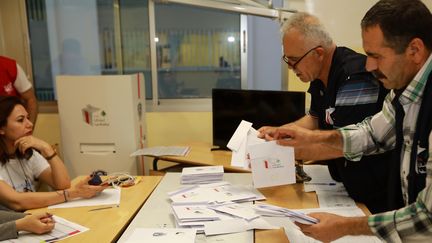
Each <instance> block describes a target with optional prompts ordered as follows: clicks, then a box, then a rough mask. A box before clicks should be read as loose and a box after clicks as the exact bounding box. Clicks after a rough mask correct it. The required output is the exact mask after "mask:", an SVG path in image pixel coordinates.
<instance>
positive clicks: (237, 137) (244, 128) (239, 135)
mask: <svg viewBox="0 0 432 243" xmlns="http://www.w3.org/2000/svg"><path fill="white" fill-rule="evenodd" d="M251 127H252V123H250V122H247V121H244V120H242V121H241V122H240V125H239V126H238V127H237V129H236V130H235V132H234V134H233V136H232V137H231V139H230V140H229V141H228V144H227V147H228V148H229V149H231V150H232V151H235V152H237V151H239V149H240V146H241V144H242V143H243V141H244V140H245V138H246V136H247V134H248V132H249V129H250V128H251Z"/></svg>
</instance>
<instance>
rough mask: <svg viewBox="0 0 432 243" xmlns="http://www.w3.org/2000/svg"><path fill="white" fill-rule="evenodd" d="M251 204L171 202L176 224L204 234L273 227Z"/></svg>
mask: <svg viewBox="0 0 432 243" xmlns="http://www.w3.org/2000/svg"><path fill="white" fill-rule="evenodd" d="M251 206H252V204H237V203H232V202H229V203H221V204H219V203H209V204H207V203H172V205H171V207H172V211H173V215H174V218H175V220H176V225H177V226H178V227H182V228H193V229H196V230H197V231H198V232H200V233H201V232H205V234H206V235H217V234H228V233H235V232H242V231H246V230H250V229H274V228H276V227H274V226H272V225H270V224H269V223H268V222H267V221H265V220H264V219H262V218H260V216H259V215H258V214H256V213H255V210H254V209H253V208H252V207H251Z"/></svg>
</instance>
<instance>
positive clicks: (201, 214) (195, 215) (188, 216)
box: [171, 203, 220, 223]
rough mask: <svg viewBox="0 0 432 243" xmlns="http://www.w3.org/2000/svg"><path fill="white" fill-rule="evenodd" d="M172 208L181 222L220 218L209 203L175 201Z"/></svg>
mask: <svg viewBox="0 0 432 243" xmlns="http://www.w3.org/2000/svg"><path fill="white" fill-rule="evenodd" d="M171 208H172V211H173V213H174V215H175V216H176V219H178V221H179V222H181V223H185V222H196V221H213V220H219V219H220V218H219V216H218V215H217V213H216V212H215V211H214V210H213V209H211V208H209V207H208V204H207V203H173V204H171Z"/></svg>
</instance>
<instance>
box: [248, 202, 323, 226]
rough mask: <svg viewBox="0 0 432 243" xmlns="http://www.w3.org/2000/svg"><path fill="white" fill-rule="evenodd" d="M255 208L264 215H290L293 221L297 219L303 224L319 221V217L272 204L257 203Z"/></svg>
mask: <svg viewBox="0 0 432 243" xmlns="http://www.w3.org/2000/svg"><path fill="white" fill-rule="evenodd" d="M255 210H256V212H257V213H258V214H260V215H262V216H268V217H289V218H290V219H291V220H292V221H296V222H299V223H302V224H316V223H318V222H319V221H318V220H317V219H315V218H312V217H310V216H307V215H306V214H304V213H301V212H297V211H293V210H289V209H287V208H282V207H278V206H274V205H270V204H255Z"/></svg>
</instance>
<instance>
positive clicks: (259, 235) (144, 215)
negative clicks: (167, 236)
mask: <svg viewBox="0 0 432 243" xmlns="http://www.w3.org/2000/svg"><path fill="white" fill-rule="evenodd" d="M224 180H226V181H229V182H231V183H232V184H234V185H251V184H252V175H251V174H246V173H228V174H225V175H224ZM180 186H181V185H180V173H167V174H166V176H165V177H164V179H163V180H162V182H161V183H160V184H159V186H158V187H157V188H156V190H155V191H154V193H153V194H152V195H151V196H150V198H149V200H148V201H147V202H146V203H145V204H144V206H143V207H142V208H141V209H140V211H139V212H138V214H137V215H136V217H135V218H134V220H133V221H132V222H131V224H130V225H129V226H128V228H127V229H126V230H125V232H124V233H123V235H122V236H121V238H120V239H119V242H127V239H128V237H129V236H130V235H131V234H132V232H133V231H134V230H135V229H136V228H159V227H161V226H162V225H163V226H164V227H168V228H171V227H175V222H174V217H172V215H170V213H171V202H170V200H168V199H167V197H168V196H167V194H168V192H170V191H173V190H175V189H178V188H179V187H180ZM259 191H260V192H261V193H262V194H264V196H265V197H266V200H265V201H263V202H265V203H269V204H273V205H276V206H281V207H287V208H290V209H302V208H318V207H319V204H318V199H317V196H316V193H315V192H304V191H303V184H293V185H285V186H277V187H269V188H262V189H259ZM357 205H358V206H359V207H360V208H361V209H363V211H364V212H365V213H366V214H370V213H369V211H368V210H367V208H366V207H364V206H363V205H361V204H357ZM254 239H255V240H254ZM196 242H236V243H251V242H255V243H287V242H288V239H287V237H286V235H285V232H284V231H283V229H278V230H255V232H252V231H246V232H240V233H235V234H226V235H215V236H208V237H206V236H205V235H203V234H199V235H197V240H196Z"/></svg>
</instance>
